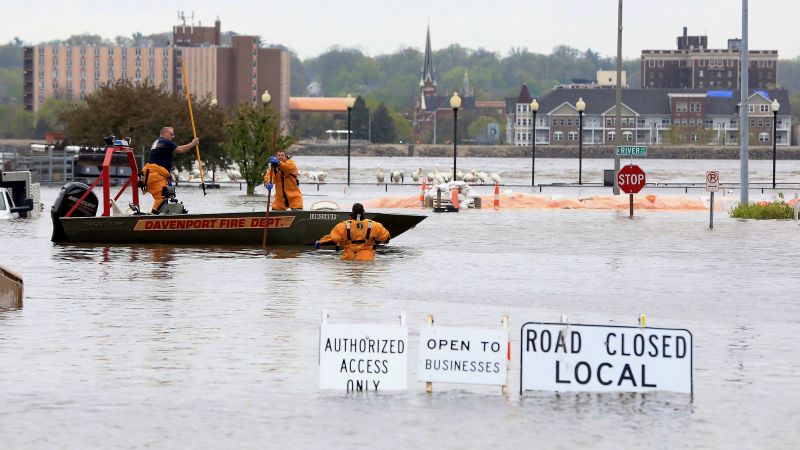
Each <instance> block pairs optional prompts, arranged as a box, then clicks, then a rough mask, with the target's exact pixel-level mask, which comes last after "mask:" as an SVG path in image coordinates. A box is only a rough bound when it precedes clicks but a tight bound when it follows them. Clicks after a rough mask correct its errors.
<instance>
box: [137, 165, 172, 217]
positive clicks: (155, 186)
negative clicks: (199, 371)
mask: <svg viewBox="0 0 800 450" xmlns="http://www.w3.org/2000/svg"><path fill="white" fill-rule="evenodd" d="M142 173H143V174H144V178H145V179H146V180H147V186H146V187H145V189H147V192H149V193H150V195H152V196H153V214H155V213H156V212H158V208H159V207H160V206H161V203H162V202H163V201H164V200H165V199H164V195H163V194H162V191H163V189H164V186H167V185H169V181H170V180H172V175H170V173H169V171H168V170H167V169H165V168H163V167H161V166H159V165H158V164H153V163H148V164H145V166H144V167H143V168H142Z"/></svg>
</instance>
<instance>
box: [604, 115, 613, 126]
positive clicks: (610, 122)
mask: <svg viewBox="0 0 800 450" xmlns="http://www.w3.org/2000/svg"><path fill="white" fill-rule="evenodd" d="M606 126H607V127H613V126H614V120H613V119H612V118H611V117H606Z"/></svg>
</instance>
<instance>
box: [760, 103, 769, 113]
mask: <svg viewBox="0 0 800 450" xmlns="http://www.w3.org/2000/svg"><path fill="white" fill-rule="evenodd" d="M759 111H761V112H762V113H765V112H769V105H759Z"/></svg>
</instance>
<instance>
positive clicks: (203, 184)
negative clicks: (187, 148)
mask: <svg viewBox="0 0 800 450" xmlns="http://www.w3.org/2000/svg"><path fill="white" fill-rule="evenodd" d="M181 72H182V73H183V89H184V90H185V91H186V103H188V104H189V118H190V119H192V134H194V138H195V139H197V128H195V126H194V113H193V112H192V97H191V95H190V94H189V80H188V79H187V78H186V62H184V61H181ZM194 148H195V150H196V153H197V165H198V166H199V167H200V187H202V188H203V196H205V195H206V182H205V178H204V177H203V162H202V161H201V160H200V144H199V143H198V144H197V145H196V146H195V147H194Z"/></svg>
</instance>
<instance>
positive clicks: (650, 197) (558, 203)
mask: <svg viewBox="0 0 800 450" xmlns="http://www.w3.org/2000/svg"><path fill="white" fill-rule="evenodd" d="M493 200H494V195H484V196H482V197H481V204H483V205H491V204H492V201H493ZM364 206H366V207H367V208H416V209H425V208H421V207H420V206H419V196H418V195H412V196H409V197H380V198H375V199H371V200H368V201H366V202H364ZM628 207H629V196H628V195H592V196H589V197H581V198H571V197H562V196H558V195H556V196H553V197H548V196H544V195H533V194H525V193H514V194H510V195H505V194H500V209H628ZM633 207H634V209H653V210H658V209H663V210H670V211H699V210H708V207H709V205H708V202H707V201H706V200H704V199H700V198H694V197H687V196H666V195H665V196H659V195H654V194H646V195H634V196H633ZM714 209H715V210H717V211H723V210H725V205H724V202H722V201H716V202H714ZM484 210H487V211H489V210H494V209H493V208H491V207H488V208H484Z"/></svg>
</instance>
